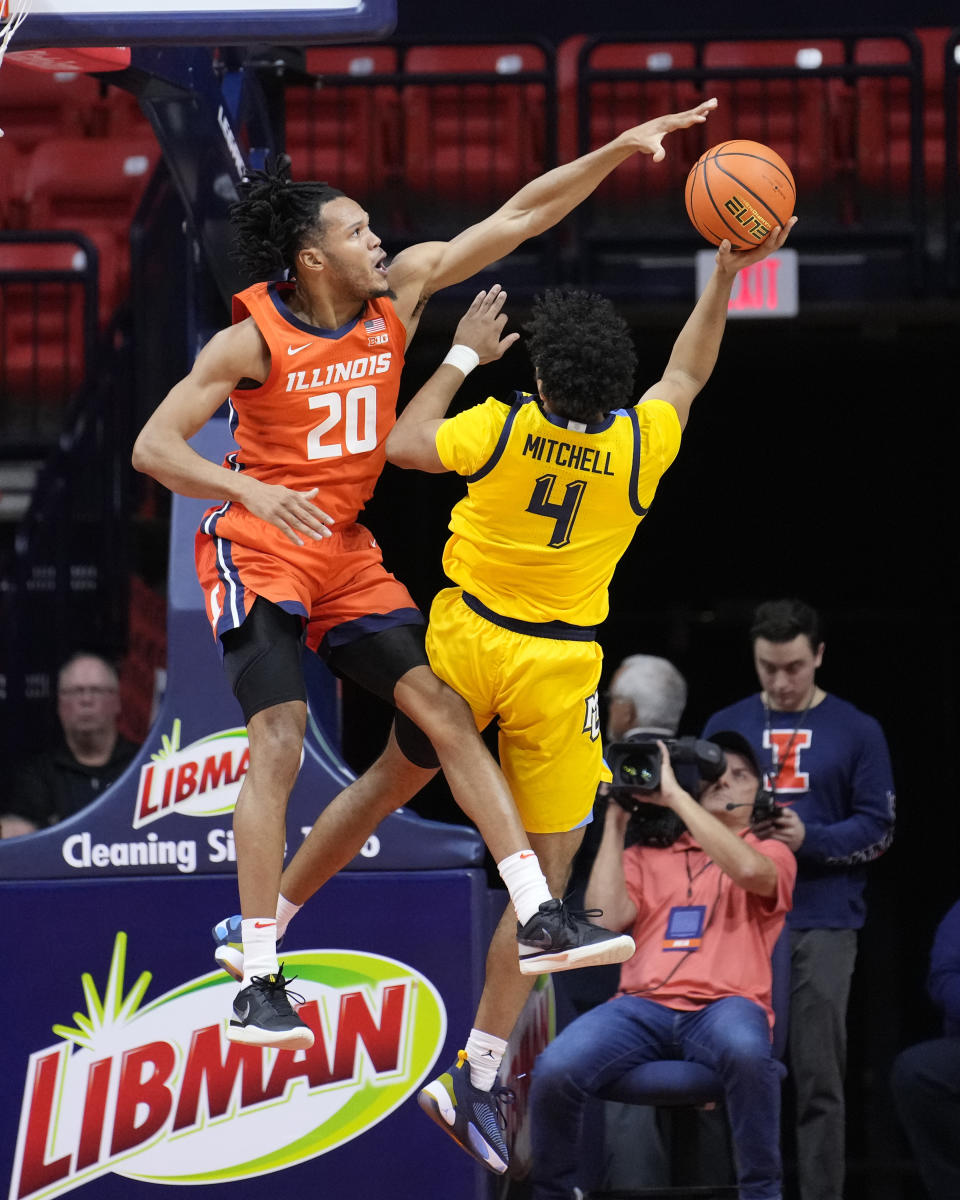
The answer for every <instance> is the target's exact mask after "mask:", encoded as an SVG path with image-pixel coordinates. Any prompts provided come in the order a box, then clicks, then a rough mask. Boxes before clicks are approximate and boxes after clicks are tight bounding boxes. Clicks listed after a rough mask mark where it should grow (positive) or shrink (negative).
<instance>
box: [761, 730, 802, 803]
mask: <svg viewBox="0 0 960 1200" xmlns="http://www.w3.org/2000/svg"><path fill="white" fill-rule="evenodd" d="M763 742H764V748H765V749H767V750H772V751H773V770H772V771H771V772H770V773H769V774H768V775H767V782H766V783H765V784H764V786H765V787H769V788H771V789H772V790H773V791H775V792H776V793H777V794H778V795H779V794H780V793H781V792H809V791H810V772H809V771H801V770H800V754H801V751H803V750H809V749H810V746H811V744H812V742H813V731H812V730H810V729H768V730H766V731H765V732H764V735H763Z"/></svg>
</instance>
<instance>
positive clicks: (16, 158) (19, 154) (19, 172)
mask: <svg viewBox="0 0 960 1200" xmlns="http://www.w3.org/2000/svg"><path fill="white" fill-rule="evenodd" d="M26 169H27V154H26V152H25V151H23V150H20V149H18V147H17V144H16V142H11V141H10V139H9V138H0V225H2V226H3V227H4V228H6V229H18V228H19V227H20V226H21V225H22V223H23V208H22V198H23V183H24V174H25V172H26Z"/></svg>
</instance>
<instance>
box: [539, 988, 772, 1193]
mask: <svg viewBox="0 0 960 1200" xmlns="http://www.w3.org/2000/svg"><path fill="white" fill-rule="evenodd" d="M670 1058H673V1059H686V1060H688V1061H691V1062H697V1063H701V1064H702V1065H703V1066H707V1067H712V1068H713V1070H715V1071H716V1072H717V1074H718V1075H719V1076H720V1077H721V1079H722V1080H723V1083H724V1090H725V1094H726V1108H727V1116H728V1118H729V1121H730V1128H731V1133H732V1137H733V1146H734V1152H735V1155H736V1161H737V1177H738V1181H739V1185H740V1196H741V1200H779V1197H780V1188H781V1174H782V1172H781V1164H780V1073H779V1071H778V1069H777V1066H776V1063H775V1061H774V1059H773V1057H772V1055H771V1052H770V1029H769V1025H768V1023H767V1016H766V1013H765V1012H764V1011H763V1009H762V1008H760V1007H759V1005H757V1004H754V1003H753V1001H752V1000H746V999H744V998H743V997H741V996H730V997H725V998H724V999H722V1000H715V1001H714V1002H713V1003H712V1004H708V1005H707V1006H706V1007H705V1008H702V1009H698V1010H696V1011H694V1012H679V1011H678V1010H676V1009H671V1008H666V1007H665V1006H664V1005H662V1004H657V1003H656V1002H655V1001H653V1000H647V999H645V998H644V997H641V996H618V997H617V998H616V999H615V1000H611V1001H609V1002H608V1003H607V1004H601V1005H599V1006H598V1007H597V1008H593V1009H590V1010H589V1012H586V1013H584V1014H583V1015H582V1016H580V1017H578V1018H577V1019H576V1020H575V1021H573V1022H572V1023H571V1024H570V1025H568V1026H567V1027H566V1029H564V1030H563V1032H562V1033H561V1034H560V1035H559V1036H558V1037H557V1038H555V1039H554V1041H552V1042H551V1043H550V1045H549V1046H547V1048H546V1049H545V1050H544V1051H543V1052H542V1054H541V1055H540V1057H539V1058H538V1059H537V1061H536V1064H535V1066H534V1069H533V1082H532V1086H531V1090H530V1120H531V1140H532V1150H533V1169H532V1179H533V1185H534V1190H533V1197H534V1200H569V1197H571V1196H572V1195H573V1194H574V1188H575V1187H576V1186H577V1184H578V1183H579V1184H580V1185H581V1186H582V1181H581V1180H580V1179H579V1176H578V1161H579V1158H580V1127H581V1122H582V1117H583V1109H584V1105H585V1104H586V1101H587V1099H588V1098H589V1097H590V1096H592V1095H594V1094H595V1093H596V1092H597V1091H599V1090H600V1089H601V1088H603V1087H604V1086H606V1085H607V1084H608V1083H610V1082H611V1081H612V1080H614V1079H617V1078H619V1077H620V1076H621V1075H623V1074H624V1073H625V1072H626V1071H628V1070H630V1069H631V1068H632V1067H636V1066H639V1065H640V1064H641V1063H646V1062H654V1061H658V1060H660V1059H670Z"/></svg>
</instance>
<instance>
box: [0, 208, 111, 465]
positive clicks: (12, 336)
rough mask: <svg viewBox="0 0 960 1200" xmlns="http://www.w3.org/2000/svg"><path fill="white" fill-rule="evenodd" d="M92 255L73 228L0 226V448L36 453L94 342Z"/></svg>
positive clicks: (58, 422)
mask: <svg viewBox="0 0 960 1200" xmlns="http://www.w3.org/2000/svg"><path fill="white" fill-rule="evenodd" d="M97 304H98V260H97V250H96V247H95V246H94V244H93V243H92V242H91V241H90V239H89V238H87V237H86V236H84V234H82V233H79V232H66V233H64V232H60V231H57V232H47V231H43V230H31V231H29V232H13V231H2V232H0V453H3V454H16V455H17V456H22V455H23V454H25V453H28V454H35V453H38V452H40V453H42V452H43V451H44V449H45V448H46V447H47V446H49V445H50V444H51V442H53V441H54V440H55V439H56V437H57V436H58V434H59V433H60V429H61V427H62V423H63V416H64V412H65V411H66V408H67V405H68V404H69V402H70V399H71V397H72V396H73V395H74V394H75V393H76V392H78V391H79V390H80V389H81V387H82V386H83V382H84V379H85V377H86V372H87V368H88V365H89V364H90V362H91V361H92V359H93V355H94V351H95V347H96V344H97Z"/></svg>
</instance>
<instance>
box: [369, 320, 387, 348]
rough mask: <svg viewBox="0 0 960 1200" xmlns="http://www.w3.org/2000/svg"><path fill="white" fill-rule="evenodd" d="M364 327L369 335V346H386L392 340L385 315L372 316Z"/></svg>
mask: <svg viewBox="0 0 960 1200" xmlns="http://www.w3.org/2000/svg"><path fill="white" fill-rule="evenodd" d="M363 328H364V331H365V332H366V335H367V345H368V346H385V345H386V344H387V342H389V341H390V334H389V333H387V322H386V320H385V319H384V318H383V317H371V319H370V320H369V321H364V323H363Z"/></svg>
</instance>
